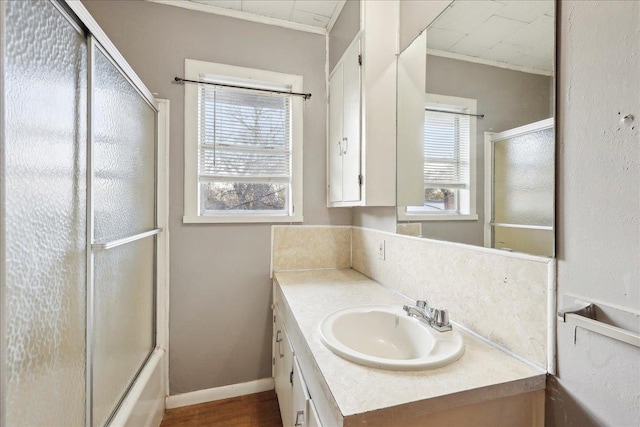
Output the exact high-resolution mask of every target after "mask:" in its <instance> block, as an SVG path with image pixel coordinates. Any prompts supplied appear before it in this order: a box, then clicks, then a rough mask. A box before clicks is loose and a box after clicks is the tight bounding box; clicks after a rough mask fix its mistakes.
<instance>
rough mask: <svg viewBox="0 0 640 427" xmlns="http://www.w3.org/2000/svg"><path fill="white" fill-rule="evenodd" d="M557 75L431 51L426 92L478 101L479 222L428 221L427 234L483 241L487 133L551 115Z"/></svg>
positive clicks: (464, 241) (467, 240)
mask: <svg viewBox="0 0 640 427" xmlns="http://www.w3.org/2000/svg"><path fill="white" fill-rule="evenodd" d="M552 81H553V79H552V78H551V77H547V76H541V75H538V74H531V73H523V72H520V71H513V70H507V69H505V68H498V67H492V66H489V65H483V64H476V63H473V62H467V61H459V60H456V59H449V58H443V57H439V56H433V55H428V56H427V80H426V82H427V86H426V89H427V93H435V94H438V95H448V96H459V97H462V98H472V99H476V100H477V101H478V113H479V114H484V115H485V117H484V118H483V119H478V120H476V124H477V128H476V129H477V133H476V212H477V213H478V220H477V221H425V222H423V223H422V235H423V236H424V237H428V238H432V239H438V240H448V241H451V242H459V243H468V244H471V245H479V246H482V245H483V244H484V132H502V131H505V130H509V129H513V128H515V127H518V126H523V125H526V124H529V123H533V122H536V121H538V120H544V119H548V118H549V117H551V115H552V113H553V111H552V110H551V109H550V107H551V105H552V104H551V102H550V101H549V99H550V98H553V97H552V96H551V94H550V93H549V90H550V89H551V87H552Z"/></svg>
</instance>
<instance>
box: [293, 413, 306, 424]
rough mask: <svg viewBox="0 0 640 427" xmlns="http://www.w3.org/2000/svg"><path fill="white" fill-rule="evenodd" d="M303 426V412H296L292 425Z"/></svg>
mask: <svg viewBox="0 0 640 427" xmlns="http://www.w3.org/2000/svg"><path fill="white" fill-rule="evenodd" d="M303 425H304V411H298V412H296V423H295V424H294V426H295V427H300V426H303Z"/></svg>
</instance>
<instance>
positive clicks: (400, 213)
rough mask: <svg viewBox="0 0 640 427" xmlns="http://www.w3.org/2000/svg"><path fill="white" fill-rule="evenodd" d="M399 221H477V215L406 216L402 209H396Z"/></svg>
mask: <svg viewBox="0 0 640 427" xmlns="http://www.w3.org/2000/svg"><path fill="white" fill-rule="evenodd" d="M398 220H399V221H415V222H417V221H477V220H478V215H477V214H469V215H452V214H442V215H441V214H408V213H407V212H405V211H404V208H398Z"/></svg>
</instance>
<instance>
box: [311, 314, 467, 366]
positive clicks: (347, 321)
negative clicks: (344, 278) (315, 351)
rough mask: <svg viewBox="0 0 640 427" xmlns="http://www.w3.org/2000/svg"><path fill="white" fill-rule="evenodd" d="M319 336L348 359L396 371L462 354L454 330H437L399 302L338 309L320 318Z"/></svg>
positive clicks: (446, 361)
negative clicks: (408, 311)
mask: <svg viewBox="0 0 640 427" xmlns="http://www.w3.org/2000/svg"><path fill="white" fill-rule="evenodd" d="M320 338H321V339H322V342H323V344H324V345H326V346H327V347H328V348H329V349H330V350H331V351H333V352H334V353H335V354H337V355H338V356H341V357H343V358H345V359H347V360H350V361H352V362H356V363H359V364H361V365H366V366H371V367H374V368H381V369H390V370H396V371H410V370H423V369H435V368H440V367H442V366H446V365H448V364H450V363H453V362H455V361H456V360H458V359H459V358H460V357H462V355H463V354H464V342H463V341H462V337H461V336H460V334H459V333H458V332H457V331H455V330H452V331H447V332H438V331H436V330H435V329H433V328H431V327H430V326H428V325H425V324H424V323H422V322H420V321H419V320H417V319H414V318H412V317H409V316H407V313H405V312H404V311H403V310H402V307H400V306H391V305H363V306H357V307H349V308H345V309H342V310H338V311H336V312H333V313H331V314H329V315H328V316H327V317H325V318H324V319H323V320H322V322H320Z"/></svg>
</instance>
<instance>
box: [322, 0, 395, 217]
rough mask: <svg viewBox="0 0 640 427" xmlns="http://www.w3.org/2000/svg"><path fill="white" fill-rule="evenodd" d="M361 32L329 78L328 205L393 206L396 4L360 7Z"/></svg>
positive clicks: (365, 3)
mask: <svg viewBox="0 0 640 427" xmlns="http://www.w3.org/2000/svg"><path fill="white" fill-rule="evenodd" d="M360 8H361V9H360V32H359V33H358V35H357V36H356V37H355V39H354V41H353V42H352V43H351V45H350V46H349V48H348V49H347V50H346V52H345V53H344V54H343V56H342V58H341V59H340V61H338V63H337V64H336V66H335V68H334V69H333V71H332V72H331V74H330V76H329V99H328V110H329V112H328V117H329V129H328V138H327V164H328V172H327V206H329V207H342V206H395V203H396V196H395V191H396V190H395V189H396V182H395V176H396V170H395V164H396V33H397V22H398V19H397V16H398V5H397V2H396V1H390V0H379V1H362V2H360Z"/></svg>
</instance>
